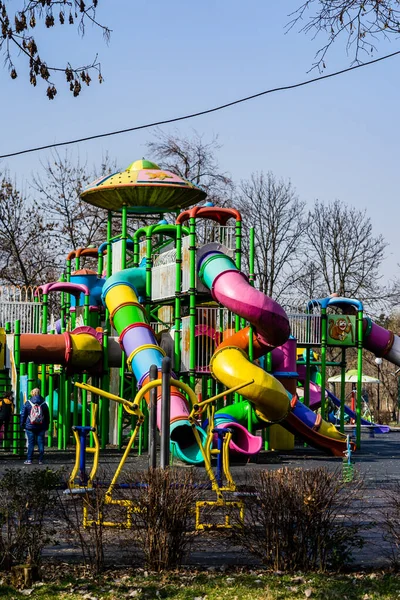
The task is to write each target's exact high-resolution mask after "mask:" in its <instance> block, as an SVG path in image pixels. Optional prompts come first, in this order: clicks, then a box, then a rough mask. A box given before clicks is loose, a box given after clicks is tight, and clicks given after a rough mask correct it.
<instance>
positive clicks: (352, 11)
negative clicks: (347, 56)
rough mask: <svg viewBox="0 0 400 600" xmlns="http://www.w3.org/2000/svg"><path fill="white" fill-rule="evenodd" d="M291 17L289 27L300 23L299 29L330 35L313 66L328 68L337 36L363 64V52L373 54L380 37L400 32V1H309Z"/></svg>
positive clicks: (355, 59) (348, 50) (356, 59)
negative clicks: (328, 59) (330, 54)
mask: <svg viewBox="0 0 400 600" xmlns="http://www.w3.org/2000/svg"><path fill="white" fill-rule="evenodd" d="M290 17H291V21H290V22H289V23H288V28H292V27H295V26H297V25H299V24H301V30H300V31H302V32H305V33H311V34H312V35H313V36H316V35H317V34H318V33H321V32H322V33H323V34H324V35H325V36H326V37H327V42H326V43H325V44H324V45H323V46H322V47H321V48H320V49H319V50H318V52H317V54H316V62H315V64H314V67H318V68H319V69H324V68H325V59H326V55H327V53H328V51H329V49H330V47H331V46H332V44H333V43H334V42H336V41H337V40H338V38H344V39H345V43H346V50H347V52H348V53H350V52H352V54H353V57H354V61H355V62H357V63H360V62H362V61H361V55H362V53H363V54H365V55H367V56H370V55H372V54H373V53H374V51H375V50H376V47H375V43H376V41H377V40H378V39H379V38H385V39H389V38H390V37H391V36H397V35H398V34H399V33H400V3H399V1H398V0H306V1H305V2H302V3H301V5H300V7H299V8H298V9H297V10H296V11H295V12H293V13H292V14H291V15H290Z"/></svg>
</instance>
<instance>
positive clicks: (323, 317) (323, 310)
mask: <svg viewBox="0 0 400 600" xmlns="http://www.w3.org/2000/svg"><path fill="white" fill-rule="evenodd" d="M327 324H328V318H327V311H326V308H321V417H322V418H323V419H325V388H326V342H327V334H328V331H327Z"/></svg>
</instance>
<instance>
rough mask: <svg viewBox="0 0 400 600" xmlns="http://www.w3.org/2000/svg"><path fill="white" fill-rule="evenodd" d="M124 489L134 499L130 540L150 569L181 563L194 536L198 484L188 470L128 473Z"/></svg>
mask: <svg viewBox="0 0 400 600" xmlns="http://www.w3.org/2000/svg"><path fill="white" fill-rule="evenodd" d="M129 481H130V482H131V486H130V488H129V489H128V490H127V492H128V496H129V498H130V499H131V500H132V501H133V502H134V505H135V510H134V512H133V516H132V520H133V527H132V528H131V529H130V530H129V532H130V534H131V540H132V542H133V543H134V544H135V545H138V546H139V548H140V549H141V551H142V552H143V554H144V559H145V563H146V566H147V567H148V568H149V569H151V570H152V571H162V570H164V569H174V568H176V567H179V566H180V565H181V564H182V561H183V559H184V557H185V555H186V553H187V552H188V551H189V548H190V545H191V542H192V540H193V538H194V535H195V531H194V507H195V503H196V500H198V499H199V496H200V494H201V493H202V484H201V483H199V479H198V478H197V476H196V475H195V473H194V471H193V470H192V469H190V470H184V471H179V470H178V469H166V470H162V469H154V470H152V469H150V470H149V471H147V472H138V473H132V474H130V476H129Z"/></svg>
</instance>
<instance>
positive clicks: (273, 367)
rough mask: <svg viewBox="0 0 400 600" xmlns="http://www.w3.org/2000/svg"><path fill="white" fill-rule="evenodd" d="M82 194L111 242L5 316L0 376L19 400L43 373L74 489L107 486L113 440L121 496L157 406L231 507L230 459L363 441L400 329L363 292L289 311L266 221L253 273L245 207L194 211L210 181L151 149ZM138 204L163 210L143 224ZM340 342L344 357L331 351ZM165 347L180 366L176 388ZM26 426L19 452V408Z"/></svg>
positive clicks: (57, 441) (72, 261)
mask: <svg viewBox="0 0 400 600" xmlns="http://www.w3.org/2000/svg"><path fill="white" fill-rule="evenodd" d="M82 199H83V200H85V201H87V202H88V203H90V204H93V205H96V206H100V207H102V208H105V209H107V210H108V223H107V239H106V240H105V241H104V243H102V244H101V245H100V246H99V247H98V248H83V249H82V248H79V249H75V250H73V251H71V252H70V254H69V255H68V256H67V257H66V266H65V271H64V273H63V275H62V276H61V278H60V280H59V281H57V282H50V283H47V284H46V285H42V286H39V287H38V288H37V289H36V290H35V291H34V292H33V294H31V296H30V299H29V302H27V303H26V304H29V311H30V312H29V311H28V312H26V311H25V312H23V311H22V309H21V311H20V314H19V315H18V311H17V312H16V311H15V307H14V311H13V312H12V313H11V312H10V314H12V315H13V317H12V319H7V318H3V320H4V322H3V323H0V325H4V327H5V330H6V333H7V339H6V346H7V353H6V357H5V359H4V360H5V362H4V364H2V363H1V356H0V377H4V381H5V384H4V385H5V387H13V389H14V390H15V392H16V397H17V398H18V399H19V403H20V406H19V407H17V408H21V406H22V405H23V402H24V401H25V399H26V397H27V396H28V394H29V392H30V390H31V389H32V388H33V387H37V386H38V385H39V386H40V388H41V393H42V395H43V396H44V397H46V398H47V401H48V404H49V409H50V414H51V420H52V428H51V430H50V431H49V434H48V444H49V446H57V448H59V449H65V448H66V447H67V446H68V445H70V444H71V443H75V445H76V457H77V458H76V463H75V466H74V468H73V470H72V473H71V477H70V488H71V490H72V491H73V490H81V489H88V488H90V487H91V486H93V483H94V481H95V478H96V472H97V467H98V464H99V460H101V459H100V457H101V449H104V448H105V447H106V446H107V445H108V444H113V445H116V446H118V447H119V448H120V449H124V453H123V456H122V460H121V464H120V466H119V468H118V470H117V472H116V474H115V477H114V478H113V480H112V482H111V484H110V487H109V489H108V492H107V498H108V502H109V504H112V503H113V502H114V496H113V490H114V489H115V486H116V485H117V480H119V479H120V475H121V470H122V468H123V465H124V464H125V462H126V458H127V456H128V454H129V452H130V451H131V449H132V447H133V445H134V443H136V444H137V451H138V452H139V453H142V452H144V451H145V450H146V449H147V448H148V445H149V437H148V435H149V434H148V430H149V428H148V427H147V426H146V427H143V423H147V421H148V419H149V414H153V416H154V418H155V420H156V422H157V426H158V429H159V430H160V431H161V433H162V434H163V433H164V434H165V433H166V430H167V433H168V441H169V450H170V452H171V460H172V461H176V460H179V461H184V462H185V463H188V464H192V465H204V467H205V469H206V472H207V474H208V476H209V479H210V485H211V489H213V490H214V491H215V492H216V494H217V500H216V504H217V505H219V506H221V505H224V503H225V504H226V501H227V500H226V498H225V496H224V492H235V489H236V487H235V483H234V481H233V478H232V475H231V472H230V467H229V460H230V456H231V457H235V458H236V459H237V458H239V459H241V460H244V461H246V460H248V459H249V458H251V457H252V456H255V455H257V454H258V453H259V452H260V450H261V449H262V448H264V449H265V450H271V449H277V450H279V449H291V448H292V447H293V443H294V436H298V437H299V438H300V439H302V440H303V441H304V442H306V443H307V444H309V445H311V446H314V447H316V448H317V449H320V450H322V451H324V452H327V453H329V454H332V455H334V456H338V457H342V458H343V457H348V456H349V455H350V454H351V452H352V450H354V449H355V447H359V446H360V444H361V429H362V427H363V426H364V424H363V421H362V419H361V383H362V382H361V379H362V357H363V349H367V350H369V351H371V352H373V353H374V354H376V355H377V356H381V357H384V358H386V359H387V360H390V361H391V362H393V363H394V364H396V365H399V364H400V340H399V338H398V337H397V336H395V335H394V334H393V333H392V332H390V331H387V330H385V329H384V328H382V327H380V326H378V325H376V324H375V323H373V322H372V321H371V320H370V319H369V318H368V317H365V316H364V314H363V306H362V303H361V302H359V301H357V300H353V299H348V298H339V297H329V298H322V299H313V300H310V302H309V303H308V304H307V306H305V307H304V309H303V310H301V311H300V310H297V311H296V312H293V311H285V310H284V308H283V307H282V306H280V305H279V304H278V303H277V302H276V301H275V300H273V299H272V298H269V297H267V296H266V295H265V294H263V293H262V292H261V291H259V290H257V289H256V288H255V287H254V235H253V233H251V236H250V240H249V242H250V248H249V256H250V272H249V274H248V275H247V274H246V273H244V272H243V271H242V265H241V263H242V250H243V248H242V244H243V240H242V232H241V215H240V213H239V212H238V211H237V210H235V209H232V208H219V207H214V206H212V205H210V204H209V203H205V204H202V205H198V204H197V205H196V206H194V207H193V208H188V207H190V206H192V205H193V204H195V203H198V202H203V201H204V199H205V192H204V191H203V190H201V189H200V188H199V187H198V186H196V185H194V184H192V183H191V182H188V181H185V180H184V179H182V178H181V177H178V176H177V175H176V174H174V173H171V172H169V171H164V170H161V169H160V168H159V167H158V166H157V165H155V164H154V163H151V162H149V161H145V160H141V161H136V162H134V163H132V164H131V165H130V166H129V167H128V168H127V169H126V170H125V171H123V172H122V173H115V174H113V175H111V176H109V177H104V178H102V179H100V180H98V181H96V182H94V183H93V184H92V185H90V186H89V187H88V188H87V189H86V190H84V192H83V193H82ZM138 215H140V217H143V216H147V217H148V218H149V219H152V220H153V221H154V219H156V220H158V222H152V223H151V224H149V225H147V226H141V227H139V228H137V227H136V226H135V223H136V221H135V218H137V216H138ZM166 217H167V219H168V220H167V219H166ZM115 231H118V232H119V233H117V234H115ZM87 265H89V266H90V268H88V266H87ZM54 294H56V296H53V295H54ZM54 299H56V300H57V301H58V303H59V306H60V310H59V314H56V315H55V316H53V315H52V314H50V309H49V306H50V305H54ZM0 309H1V302H0ZM18 316H19V317H20V318H17V317H18ZM0 335H1V331H0ZM331 346H332V347H336V348H337V349H338V350H339V352H340V360H336V361H329V360H328V358H327V349H328V348H329V347H331ZM348 347H354V348H356V350H357V362H358V365H357V382H356V390H357V391H356V396H357V397H356V406H355V411H354V412H353V413H352V416H351V418H352V419H353V420H354V421H355V426H356V436H355V441H353V440H349V437H348V435H346V434H345V417H344V415H345V413H346V412H347V413H348V412H349V408H348V407H347V406H346V405H345V376H346V368H347V361H346V348H348ZM300 348H301V351H300V350H299V349H300ZM165 357H169V359H171V361H172V372H171V373H169V375H168V384H166V387H165V385H164V391H163V384H162V382H163V378H162V376H161V373H162V368H163V360H164V359H165ZM152 367H153V374H154V373H155V375H154V376H153V378H152V377H151V368H152ZM328 367H338V368H339V369H340V374H341V393H340V398H336V397H335V396H333V394H332V393H331V392H330V391H326V387H327V383H328V382H327V375H326V373H327V368H328ZM316 373H318V377H317V376H316ZM165 381H166V380H165V378H164V383H165ZM166 388H168V390H169V391H168V393H167V392H166ZM167 397H168V398H169V400H168V402H169V406H170V408H169V411H168V420H167V421H165V420H163V415H162V407H163V404H164V402H166V398H167ZM328 397H329V398H331V399H332V400H333V401H334V402H335V403H336V404H337V405H338V407H339V408H340V419H339V428H337V427H336V426H335V425H334V424H333V423H330V422H329V419H328V411H327V402H328ZM151 398H153V401H154V404H155V407H156V408H155V409H151ZM152 410H153V411H154V410H155V411H156V412H153V413H152ZM17 412H18V410H17ZM369 425H371V424H370V423H369ZM14 430H15V431H14V433H15V435H14V437H13V442H12V443H13V446H12V449H13V451H14V452H15V453H16V454H18V453H20V452H22V449H23V448H22V446H23V439H22V436H19V437H18V435H16V434H17V431H18V422H17V419H16V420H15V424H14ZM87 455H89V456H90V455H92V466H91V470H90V472H89V473H88V472H87V470H86V457H87ZM214 463H216V465H215V467H214ZM237 507H238V509H239V510H241V505H240V502H239V503H238V504H237ZM200 508H201V507H200V506H199V507H198V509H199V510H198V513H197V524H198V527H199V528H201V527H204V526H205V525H204V524H202V523H201V518H200ZM131 510H133V507H132V506H127V523H129V520H130V514H131V513H130V511H131ZM225 525H227V522H226V523H225ZM125 526H126V523H125Z"/></svg>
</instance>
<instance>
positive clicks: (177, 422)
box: [102, 268, 207, 464]
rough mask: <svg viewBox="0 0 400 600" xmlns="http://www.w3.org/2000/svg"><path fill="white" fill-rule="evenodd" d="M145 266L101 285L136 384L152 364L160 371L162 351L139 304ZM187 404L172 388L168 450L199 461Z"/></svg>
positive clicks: (202, 435) (142, 382)
mask: <svg viewBox="0 0 400 600" xmlns="http://www.w3.org/2000/svg"><path fill="white" fill-rule="evenodd" d="M145 275H146V272H145V269H144V268H133V269H126V270H124V271H120V272H119V273H115V274H114V275H112V276H111V277H109V278H108V279H107V281H106V283H105V284H104V287H103V292H102V299H103V302H104V304H105V305H106V306H107V308H108V310H109V311H110V321H111V324H112V325H113V327H114V328H115V329H116V330H117V332H118V334H119V340H120V344H121V346H122V347H123V349H124V351H125V353H126V355H127V357H128V358H127V362H128V366H129V367H130V369H131V370H132V372H133V374H134V375H135V378H136V381H137V382H138V387H139V388H141V387H142V386H143V385H145V384H146V383H147V382H148V381H149V370H150V367H151V365H156V366H157V368H158V371H159V372H161V362H162V359H163V357H164V356H165V353H164V351H163V350H162V348H160V346H159V345H158V344H157V340H156V338H155V335H154V332H153V330H152V328H151V327H150V325H149V324H148V323H147V317H146V311H145V309H144V307H143V306H142V305H141V304H140V303H139V296H140V295H141V292H142V291H143V290H144V289H145ZM188 416H189V407H188V403H187V400H186V398H185V396H184V395H183V394H182V393H181V392H180V391H179V390H178V389H177V388H176V387H172V388H171V421H170V423H171V424H170V435H171V450H172V451H173V452H174V455H175V456H177V457H178V458H179V459H181V460H183V461H185V462H187V463H190V464H199V463H201V462H202V461H203V457H202V454H201V451H200V448H199V446H198V444H197V442H196V438H195V436H194V433H193V430H192V426H191V424H190V423H189V420H188ZM160 424H161V390H160V389H159V390H158V396H157V425H158V428H160ZM197 429H198V431H199V434H200V438H201V439H202V440H203V441H204V443H205V441H206V438H207V436H206V433H205V431H204V430H203V429H201V428H200V427H197Z"/></svg>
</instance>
